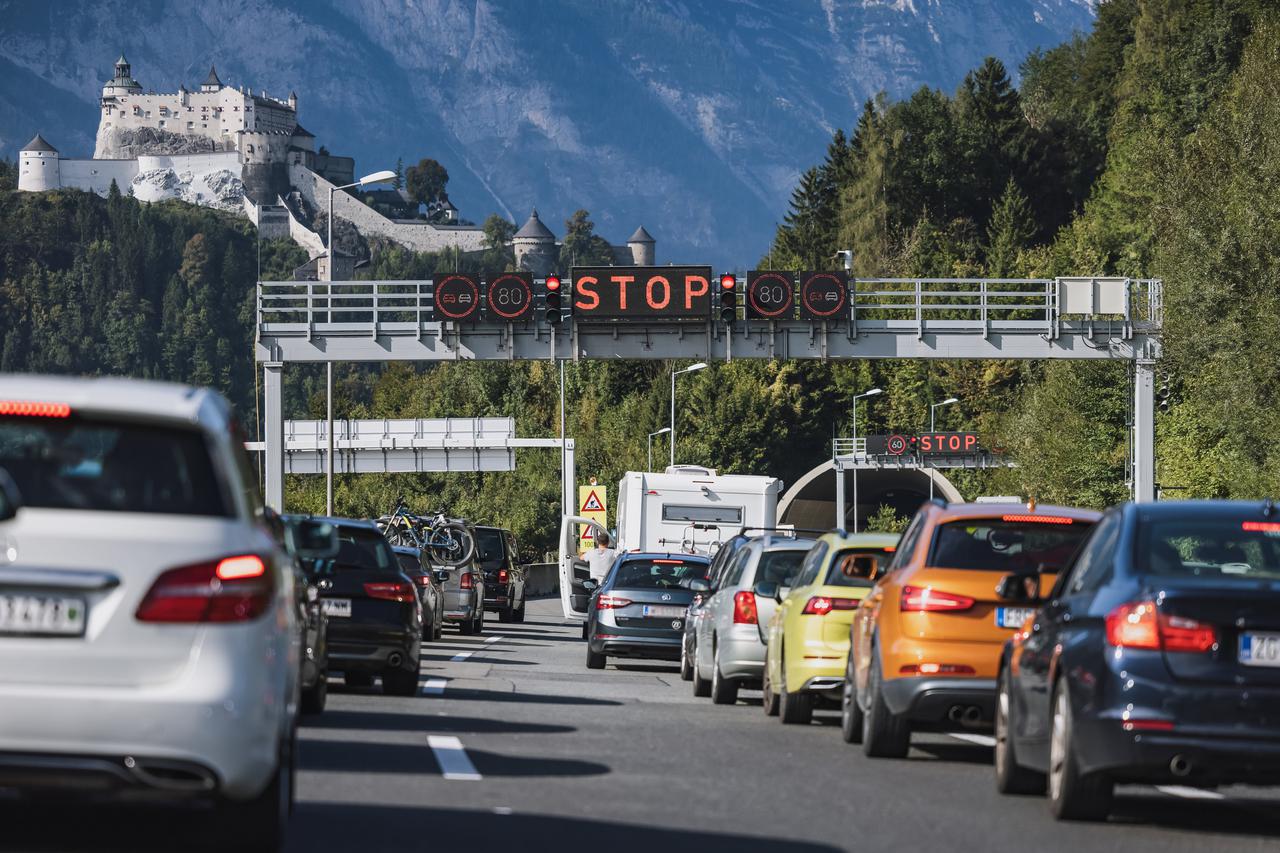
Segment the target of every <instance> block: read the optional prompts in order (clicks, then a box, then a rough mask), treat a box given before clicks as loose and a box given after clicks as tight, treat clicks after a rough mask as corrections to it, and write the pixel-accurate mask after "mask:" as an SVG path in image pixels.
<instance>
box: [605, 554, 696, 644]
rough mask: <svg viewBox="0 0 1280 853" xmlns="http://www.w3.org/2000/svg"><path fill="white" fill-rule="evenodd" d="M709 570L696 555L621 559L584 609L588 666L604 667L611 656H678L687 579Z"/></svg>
mask: <svg viewBox="0 0 1280 853" xmlns="http://www.w3.org/2000/svg"><path fill="white" fill-rule="evenodd" d="M710 568H711V559H710V558H709V557H704V556H702V555H700V554H637V553H630V554H623V555H622V556H621V557H619V558H618V560H617V561H616V562H615V563H614V564H613V568H612V569H610V571H609V575H608V577H606V578H605V579H604V583H603V584H601V586H600V588H599V589H597V590H594V591H593V593H592V596H591V602H590V604H589V606H588V607H587V668H588V669H604V666H605V664H606V663H607V661H608V658H609V657H610V656H616V657H631V658H658V659H661V660H673V661H674V660H679V659H680V646H681V642H682V639H683V637H684V622H685V618H686V611H687V610H688V607H689V605H690V603H692V601H693V597H694V594H695V593H694V591H693V590H691V589H690V588H689V583H690V582H691V581H694V580H701V581H705V580H706V578H707V572H708V571H709V570H710ZM587 583H588V584H591V581H588V582H587Z"/></svg>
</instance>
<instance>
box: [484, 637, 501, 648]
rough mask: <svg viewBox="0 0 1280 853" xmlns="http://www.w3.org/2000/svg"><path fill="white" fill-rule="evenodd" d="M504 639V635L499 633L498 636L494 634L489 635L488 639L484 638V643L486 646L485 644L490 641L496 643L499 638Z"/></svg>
mask: <svg viewBox="0 0 1280 853" xmlns="http://www.w3.org/2000/svg"><path fill="white" fill-rule="evenodd" d="M505 639H506V637H504V636H502V635H501V634H499V635H498V636H496V637H490V638H489V639H487V640H485V641H484V644H485V645H486V646H487V645H489V644H490V643H496V642H498V641H499V640H505Z"/></svg>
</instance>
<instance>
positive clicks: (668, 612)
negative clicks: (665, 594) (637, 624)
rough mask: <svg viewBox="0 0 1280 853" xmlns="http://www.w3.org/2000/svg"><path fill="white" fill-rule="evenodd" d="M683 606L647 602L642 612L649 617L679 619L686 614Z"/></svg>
mask: <svg viewBox="0 0 1280 853" xmlns="http://www.w3.org/2000/svg"><path fill="white" fill-rule="evenodd" d="M684 610H685V609H684V608H683V607H664V606H662V605H661V604H646V605H645V606H644V610H643V611H642V613H643V614H644V616H645V617H647V618H649V619H679V618H681V617H683V616H684Z"/></svg>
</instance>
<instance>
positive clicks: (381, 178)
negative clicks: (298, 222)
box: [324, 169, 396, 516]
mask: <svg viewBox="0 0 1280 853" xmlns="http://www.w3.org/2000/svg"><path fill="white" fill-rule="evenodd" d="M395 179H396V173H395V172H392V171H389V170H387V169H383V170H382V171H381V172H374V173H373V174H372V175H365V176H364V177H363V178H361V179H360V180H358V181H356V182H355V183H354V184H344V185H342V186H340V187H334V186H330V187H329V223H328V224H329V242H328V244H327V249H328V255H329V311H330V314H329V319H333V314H332V311H333V258H334V251H333V194H334V193H336V192H337V191H338V190H349V189H351V188H352V187H362V186H364V185H365V184H381V183H386V182H387V181H394V180H395ZM325 400H326V402H327V404H328V421H327V423H328V426H327V428H326V429H327V432H326V439H327V441H328V445H329V448H328V454H327V455H326V458H325V471H324V512H325V515H330V516H331V515H333V362H332V361H330V362H327V363H326V364H325Z"/></svg>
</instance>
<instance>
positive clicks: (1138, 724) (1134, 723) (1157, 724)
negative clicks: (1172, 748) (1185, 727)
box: [1121, 719, 1173, 732]
mask: <svg viewBox="0 0 1280 853" xmlns="http://www.w3.org/2000/svg"><path fill="white" fill-rule="evenodd" d="M1121 726H1122V727H1123V728H1124V730H1125V731H1126V732H1171V731H1173V720H1137V719H1128V720H1125V721H1124V722H1123V723H1121Z"/></svg>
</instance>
